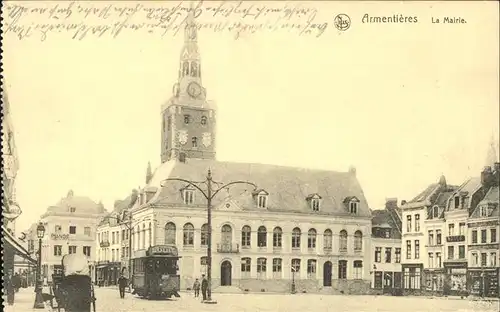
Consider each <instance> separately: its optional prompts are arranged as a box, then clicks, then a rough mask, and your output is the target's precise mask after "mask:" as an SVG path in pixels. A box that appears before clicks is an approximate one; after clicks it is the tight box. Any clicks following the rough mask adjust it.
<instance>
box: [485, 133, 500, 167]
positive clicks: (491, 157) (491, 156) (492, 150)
mask: <svg viewBox="0 0 500 312" xmlns="http://www.w3.org/2000/svg"><path fill="white" fill-rule="evenodd" d="M495 143H496V141H495V136H494V135H493V133H492V134H491V138H490V144H489V146H488V153H487V154H486V164H485V166H493V165H494V164H495V163H496V162H498V158H497V145H496V144H495Z"/></svg>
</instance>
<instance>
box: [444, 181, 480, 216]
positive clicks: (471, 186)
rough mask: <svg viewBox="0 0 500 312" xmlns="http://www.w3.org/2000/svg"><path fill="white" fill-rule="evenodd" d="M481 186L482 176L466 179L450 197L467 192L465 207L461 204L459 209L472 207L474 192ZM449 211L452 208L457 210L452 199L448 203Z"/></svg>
mask: <svg viewBox="0 0 500 312" xmlns="http://www.w3.org/2000/svg"><path fill="white" fill-rule="evenodd" d="M480 187H481V178H479V177H473V178H470V179H468V180H467V181H465V182H464V183H463V184H462V185H461V186H460V187H458V189H456V190H455V192H453V194H452V195H451V196H450V197H453V196H455V195H459V194H467V195H466V196H465V197H464V205H463V207H462V206H461V207H460V208H458V209H470V208H471V207H470V205H471V201H470V198H471V196H472V195H473V194H474V192H475V191H477V190H478V189H479V188H480ZM446 210H448V211H450V210H455V206H454V204H453V201H452V200H449V201H448V204H447V209H446Z"/></svg>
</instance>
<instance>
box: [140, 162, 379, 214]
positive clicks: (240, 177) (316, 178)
mask: <svg viewBox="0 0 500 312" xmlns="http://www.w3.org/2000/svg"><path fill="white" fill-rule="evenodd" d="M208 169H211V172H212V178H213V180H214V181H215V182H219V183H222V184H225V183H229V182H233V181H248V182H251V183H254V184H256V185H257V188H258V189H263V190H265V191H266V192H267V193H269V198H268V205H267V206H268V207H267V208H266V210H268V211H290V212H298V213H312V212H311V207H310V205H309V204H308V202H307V200H306V198H307V196H308V195H309V194H313V193H317V194H320V195H321V196H322V205H321V211H320V212H319V213H320V214H322V213H324V214H345V215H347V214H348V211H347V209H346V208H345V206H344V205H343V201H344V199H346V198H348V197H351V198H352V197H356V198H357V199H358V200H359V201H360V205H359V208H358V216H364V217H370V215H371V214H370V209H369V208H368V204H367V202H366V199H365V196H364V194H363V190H362V188H361V186H360V184H359V182H358V180H357V178H356V176H355V175H354V174H352V173H349V172H335V171H326V170H312V169H304V168H295V167H285V166H277V165H266V164H254V163H237V162H226V161H216V160H209V159H186V162H185V163H183V162H179V161H176V160H171V161H168V162H165V163H163V164H162V165H160V167H158V168H157V170H156V171H155V173H154V175H153V178H152V179H151V182H150V184H149V185H148V187H157V189H158V191H157V192H156V194H155V196H153V198H152V199H151V200H150V201H149V204H154V205H162V204H167V205H175V204H177V205H179V204H182V202H183V201H182V195H181V194H180V193H181V192H180V189H182V188H183V187H184V186H185V185H186V183H182V182H177V181H168V182H167V183H164V184H165V185H164V186H163V187H162V186H161V183H162V181H163V180H165V179H166V178H182V179H186V180H190V181H204V180H205V177H206V175H207V172H208ZM215 186H217V184H215ZM200 187H202V188H203V189H206V185H204V184H200ZM253 190H254V189H253V187H252V186H250V185H233V186H231V187H229V188H228V189H227V190H221V193H223V194H221V196H217V197H216V198H215V199H214V203H213V204H214V205H218V204H220V203H219V202H220V201H222V200H223V199H224V198H226V199H227V197H228V195H229V196H230V197H231V199H232V200H234V201H235V202H236V203H237V204H238V205H239V206H240V207H242V209H243V210H262V208H258V207H257V205H256V202H255V200H254V198H253V196H252V192H253ZM194 204H195V205H200V206H204V205H206V200H205V198H204V197H203V196H202V195H200V194H198V195H196V194H195V196H194ZM315 214H318V213H315Z"/></svg>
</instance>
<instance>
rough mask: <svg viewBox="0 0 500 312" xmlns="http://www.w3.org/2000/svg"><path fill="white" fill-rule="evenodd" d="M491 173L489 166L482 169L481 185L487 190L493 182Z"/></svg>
mask: <svg viewBox="0 0 500 312" xmlns="http://www.w3.org/2000/svg"><path fill="white" fill-rule="evenodd" d="M493 178H494V176H493V172H492V171H491V167H490V166H486V167H484V169H483V171H481V184H482V185H483V186H484V187H486V188H488V187H490V186H491V182H493Z"/></svg>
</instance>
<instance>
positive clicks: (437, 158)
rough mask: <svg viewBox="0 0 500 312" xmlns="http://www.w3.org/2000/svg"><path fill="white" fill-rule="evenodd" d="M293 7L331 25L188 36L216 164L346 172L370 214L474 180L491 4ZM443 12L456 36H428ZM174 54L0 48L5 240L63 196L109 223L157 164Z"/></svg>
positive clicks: (121, 40) (92, 44)
mask: <svg viewBox="0 0 500 312" xmlns="http://www.w3.org/2000/svg"><path fill="white" fill-rule="evenodd" d="M101 3H103V4H105V2H104V1H101ZM50 5H52V4H47V6H50ZM123 5H129V6H132V5H133V3H132V2H127V3H125V4H123ZM168 5H170V6H171V5H172V4H171V3H169V4H168ZM267 5H268V6H273V5H274V6H277V5H278V4H273V3H270V2H269V3H267ZM306 5H307V6H309V7H313V8H316V9H317V10H318V12H317V16H316V19H317V20H321V21H325V22H327V23H329V24H328V28H327V29H326V30H325V32H324V33H323V34H322V35H321V36H320V37H315V36H298V35H297V34H296V33H294V32H291V31H276V32H256V33H254V34H243V35H242V36H241V37H240V38H239V39H238V40H235V38H234V35H232V34H230V33H227V32H220V33H215V32H213V31H210V30H202V31H200V32H199V48H200V52H201V57H202V67H203V74H202V79H203V85H204V87H205V88H206V89H207V96H208V98H209V99H210V100H214V101H215V102H216V103H217V107H218V113H217V114H218V115H217V118H218V119H217V122H218V125H217V136H216V141H217V157H218V159H220V160H229V161H239V162H260V163H269V164H279V165H289V166H300V167H308V168H319V169H327V170H335V171H347V170H348V168H349V166H355V167H356V169H357V176H358V179H359V181H360V183H361V185H362V187H363V190H364V193H365V196H366V198H367V200H368V203H369V205H370V207H371V208H372V209H378V208H383V206H384V202H385V198H387V197H397V198H398V199H399V200H403V199H406V200H408V199H411V198H412V197H414V196H416V195H417V194H418V192H420V191H421V190H422V189H424V188H425V187H426V186H427V185H428V184H430V183H435V182H437V181H438V180H439V177H440V176H441V175H442V174H444V175H445V176H446V178H447V181H448V183H451V184H461V183H462V182H463V181H464V180H465V179H467V178H468V177H470V176H477V175H479V173H480V170H481V169H482V167H483V166H484V165H485V159H486V154H487V150H488V145H489V144H490V141H491V139H492V136H493V138H494V140H495V141H497V140H498V123H499V117H498V116H499V107H498V103H499V78H498V77H499V71H498V67H499V64H498V62H499V53H498V44H497V43H498V22H499V21H498V4H496V3H491V2H490V3H484V2H482V3H475V4H470V3H466V2H461V3H448V4H446V6H445V4H439V3H433V4H432V5H428V4H419V3H416V2H410V3H404V5H403V4H400V3H396V2H392V3H382V2H378V3H370V2H363V3H345V2H344V3H335V2H330V3H328V2H312V1H311V2H308V3H307V4H306ZM495 5H496V9H495V8H494V6H495ZM339 12H343V13H346V14H348V15H349V16H350V17H351V20H352V21H353V22H352V25H351V28H350V29H348V30H347V31H344V32H341V31H338V30H336V29H335V27H334V26H333V22H332V20H333V16H335V14H338V13H339ZM365 13H369V14H370V15H373V16H377V15H378V16H381V15H392V14H396V13H398V14H399V13H401V14H404V15H407V16H412V15H416V16H418V17H419V23H417V24H385V25H382V24H362V23H361V18H362V16H363V14H365ZM449 14H452V15H453V16H455V15H460V16H462V17H464V18H465V19H466V20H467V24H458V25H452V24H447V25H443V24H440V25H436V24H432V23H431V18H433V17H439V18H442V17H443V16H445V15H449ZM204 18H207V19H208V17H204V15H202V16H200V20H201V21H203V20H204ZM33 19H35V17H33ZM39 20H42V17H36V21H39ZM182 40H183V38H182V35H181V34H179V35H177V36H169V35H167V36H164V37H162V36H159V35H145V34H143V33H140V32H123V33H122V34H120V36H117V37H116V38H114V39H112V38H111V37H106V36H103V37H101V38H95V37H90V36H89V37H86V38H85V39H83V40H80V41H78V40H72V39H71V38H70V36H68V35H64V34H56V33H54V34H52V35H50V36H48V37H47V39H46V40H45V41H43V42H42V41H41V40H39V39H37V37H36V36H33V37H29V38H25V39H23V40H19V39H18V38H17V37H16V36H15V35H13V34H12V33H7V34H6V35H4V53H3V55H2V56H3V70H4V77H5V79H6V80H5V81H6V90H7V93H8V96H9V101H10V105H11V111H12V121H13V124H14V127H15V140H16V145H17V149H18V155H19V161H20V170H19V172H18V177H17V182H16V189H17V192H16V193H17V200H18V202H19V204H20V206H21V208H22V210H23V214H22V215H21V216H20V217H19V219H18V221H17V226H16V228H17V230H23V229H26V228H27V227H28V226H29V225H30V224H32V223H33V222H36V221H37V220H38V218H39V216H40V215H41V214H42V213H43V212H44V211H45V210H46V209H47V207H48V206H50V205H53V204H55V203H57V202H58V201H59V199H60V198H62V197H64V196H65V195H66V194H67V192H68V190H70V189H72V190H73V191H74V193H75V195H83V196H89V197H90V198H92V199H93V200H95V201H96V202H98V201H100V200H102V202H103V203H104V205H105V207H106V208H107V209H108V210H111V209H112V205H113V202H114V201H115V200H117V199H123V198H124V197H126V196H127V195H129V194H130V192H131V190H132V189H133V188H137V187H139V186H143V185H144V183H145V173H146V168H147V163H148V161H150V162H151V164H152V166H153V168H155V167H156V166H158V165H159V164H160V130H161V119H160V108H161V105H162V104H163V103H164V102H165V101H166V100H167V99H168V98H169V97H170V96H171V94H172V91H171V90H172V86H173V84H174V83H175V81H176V78H177V71H178V62H179V57H180V50H181V48H182ZM497 149H498V147H497ZM497 154H498V153H497ZM213 175H214V178H216V176H217V173H216V172H214V173H213ZM257 183H258V181H257Z"/></svg>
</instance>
